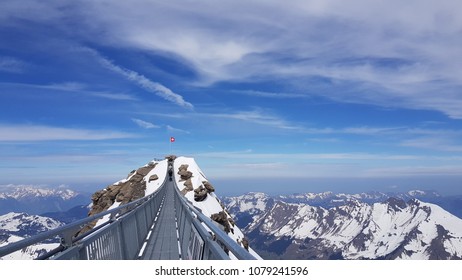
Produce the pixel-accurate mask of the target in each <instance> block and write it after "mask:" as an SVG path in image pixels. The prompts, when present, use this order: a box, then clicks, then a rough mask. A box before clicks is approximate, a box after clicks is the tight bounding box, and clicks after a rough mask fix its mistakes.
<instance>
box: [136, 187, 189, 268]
mask: <svg viewBox="0 0 462 280" xmlns="http://www.w3.org/2000/svg"><path fill="white" fill-rule="evenodd" d="M174 187H175V185H174V183H173V182H172V181H169V180H168V179H167V181H166V186H165V188H166V193H165V198H164V201H163V203H162V206H161V208H160V209H159V212H158V214H157V217H156V218H155V221H154V224H153V225H152V226H151V231H150V232H149V233H148V235H147V242H146V245H145V247H144V251H143V249H142V252H141V257H140V259H144V260H179V259H181V254H180V250H179V242H178V226H177V222H176V217H175V201H174V200H175V198H174V193H173V192H174V191H175V190H174V189H173V188H174Z"/></svg>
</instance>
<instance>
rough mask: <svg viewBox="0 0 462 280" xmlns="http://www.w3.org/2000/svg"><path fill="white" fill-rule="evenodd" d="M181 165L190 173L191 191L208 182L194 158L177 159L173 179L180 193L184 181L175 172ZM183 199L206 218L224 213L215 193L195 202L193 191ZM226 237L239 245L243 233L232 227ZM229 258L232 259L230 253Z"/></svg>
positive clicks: (252, 252) (251, 250)
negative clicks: (200, 211) (199, 210)
mask: <svg viewBox="0 0 462 280" xmlns="http://www.w3.org/2000/svg"><path fill="white" fill-rule="evenodd" d="M182 165H183V166H185V165H187V170H188V171H190V172H192V177H191V183H192V188H193V189H197V188H200V187H201V186H203V185H204V182H208V179H207V177H206V176H205V174H204V172H202V170H201V169H200V168H199V166H198V165H197V163H196V161H195V160H194V158H189V157H178V158H176V159H175V162H174V175H175V176H174V177H175V181H176V184H177V186H178V188H179V190H180V191H181V190H183V187H184V180H182V179H181V176H180V175H179V174H178V172H176V171H178V170H179V169H180V167H181V166H182ZM185 197H186V199H188V200H189V201H190V202H191V203H192V204H193V205H194V206H195V207H198V208H200V209H201V210H202V213H203V214H204V215H205V216H207V217H211V216H212V215H213V214H216V213H219V212H222V211H225V209H224V205H223V203H222V202H221V200H220V199H219V198H218V197H217V195H216V194H215V192H211V193H208V194H207V197H206V198H205V199H204V200H203V201H196V200H195V199H194V191H189V192H187V193H186V194H185ZM225 212H226V215H227V217H228V218H231V215H230V214H229V213H227V211H225ZM228 235H229V236H230V237H231V239H233V240H236V241H237V243H238V244H240V245H241V241H242V240H244V238H245V236H244V233H243V232H242V231H241V230H240V229H239V228H238V227H237V226H232V231H231V232H229V233H228ZM241 246H242V245H241ZM249 252H250V253H251V254H252V255H253V256H255V257H256V258H258V259H261V258H260V256H259V255H258V254H257V253H256V252H255V251H254V250H253V249H252V248H249ZM230 256H231V257H234V256H232V254H231V253H230Z"/></svg>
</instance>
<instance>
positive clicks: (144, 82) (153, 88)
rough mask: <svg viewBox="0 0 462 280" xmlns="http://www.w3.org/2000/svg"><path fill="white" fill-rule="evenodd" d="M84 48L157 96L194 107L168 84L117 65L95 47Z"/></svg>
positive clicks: (104, 64)
mask: <svg viewBox="0 0 462 280" xmlns="http://www.w3.org/2000/svg"><path fill="white" fill-rule="evenodd" d="M82 50H84V51H86V52H88V53H91V54H92V55H93V56H94V57H96V59H97V61H98V62H99V63H100V64H101V65H102V66H103V67H104V68H106V69H108V70H110V71H112V72H114V73H117V74H119V75H121V76H123V77H124V78H126V79H127V80H129V81H132V82H134V83H135V84H137V85H138V86H140V87H142V88H144V89H145V90H147V91H149V92H152V93H154V94H156V95H157V96H159V97H161V98H163V99H165V100H167V101H170V102H172V103H174V104H176V105H178V106H181V107H183V108H186V109H193V108H194V106H193V105H192V104H191V103H189V102H187V101H185V100H184V98H183V97H182V96H181V95H179V94H177V93H175V92H173V91H172V90H171V89H169V88H167V87H166V86H164V85H162V84H160V83H157V82H153V81H151V80H150V79H148V78H146V77H145V76H143V75H141V74H139V73H137V72H135V71H133V70H130V69H126V68H123V67H121V66H119V65H116V64H114V63H113V62H112V61H110V60H109V59H107V58H105V57H103V56H102V55H100V54H99V53H98V52H97V51H95V50H93V49H90V48H82Z"/></svg>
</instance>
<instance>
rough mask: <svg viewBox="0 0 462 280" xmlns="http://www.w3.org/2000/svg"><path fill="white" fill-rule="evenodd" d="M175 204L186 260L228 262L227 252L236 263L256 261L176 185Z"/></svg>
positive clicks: (183, 253)
mask: <svg viewBox="0 0 462 280" xmlns="http://www.w3.org/2000/svg"><path fill="white" fill-rule="evenodd" d="M175 203H176V204H177V205H176V213H177V219H178V229H179V235H180V242H181V244H180V245H181V246H180V248H181V250H182V252H181V254H182V255H183V256H187V257H188V258H189V259H230V257H229V256H228V252H231V253H232V254H233V255H234V256H235V257H236V258H237V259H239V260H255V259H256V258H255V257H254V256H253V255H252V254H250V252H249V251H247V250H246V249H244V248H243V247H241V246H240V245H239V244H237V243H236V241H234V240H233V239H231V237H229V236H228V234H227V233H226V232H225V231H224V230H223V229H221V228H220V227H219V226H218V225H217V224H215V222H214V221H212V220H211V219H210V218H209V217H207V216H205V215H204V214H203V213H202V212H201V210H200V209H199V208H196V207H195V206H194V205H192V203H191V202H190V201H189V200H187V199H186V198H185V197H184V196H183V195H182V194H181V193H180V191H179V188H178V187H177V185H176V182H175ZM201 223H203V224H205V227H204V226H203V225H202V224H201ZM207 228H208V230H207Z"/></svg>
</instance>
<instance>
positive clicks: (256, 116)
mask: <svg viewBox="0 0 462 280" xmlns="http://www.w3.org/2000/svg"><path fill="white" fill-rule="evenodd" d="M195 115H197V116H202V117H206V118H221V119H232V120H240V121H244V122H250V123H256V124H260V125H264V126H270V127H275V128H279V129H286V130H298V131H302V130H303V127H301V126H298V125H295V124H292V123H291V122H290V121H287V120H285V119H284V118H282V117H280V116H277V115H274V114H271V113H268V112H264V110H262V109H260V108H256V109H254V110H252V111H239V112H233V113H196V114H195Z"/></svg>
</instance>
